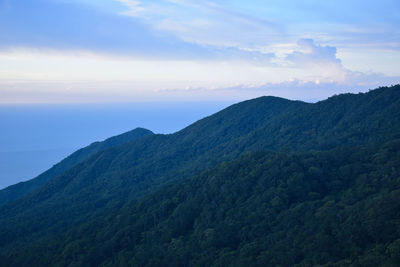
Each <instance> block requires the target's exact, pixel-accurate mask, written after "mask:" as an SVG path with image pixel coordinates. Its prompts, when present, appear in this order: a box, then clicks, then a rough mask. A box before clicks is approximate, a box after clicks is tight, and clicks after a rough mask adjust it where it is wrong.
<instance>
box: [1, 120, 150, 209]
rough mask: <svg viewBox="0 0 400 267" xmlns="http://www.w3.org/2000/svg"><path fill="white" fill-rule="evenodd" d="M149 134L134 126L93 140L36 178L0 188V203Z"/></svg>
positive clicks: (14, 198) (147, 131)
mask: <svg viewBox="0 0 400 267" xmlns="http://www.w3.org/2000/svg"><path fill="white" fill-rule="evenodd" d="M151 134H153V132H151V131H149V130H147V129H143V128H136V129H134V130H131V131H129V132H126V133H123V134H120V135H117V136H113V137H110V138H108V139H106V140H104V141H102V142H94V143H92V144H90V145H89V146H87V147H84V148H81V149H79V150H78V151H76V152H74V153H72V154H71V155H69V156H68V157H67V158H65V159H63V160H62V161H60V162H59V163H57V164H55V165H54V166H53V167H52V168H50V169H49V170H47V171H45V172H44V173H42V174H40V175H39V176H37V177H36V178H34V179H31V180H29V181H26V182H20V183H18V184H15V185H11V186H9V187H7V188H5V189H2V190H0V205H2V204H4V203H6V202H8V201H12V200H16V199H18V198H21V197H23V196H25V195H26V194H28V193H30V192H32V191H34V190H35V189H37V188H39V187H40V186H42V185H43V184H45V183H46V182H47V181H49V180H50V179H52V178H55V177H56V176H58V175H60V174H62V173H63V172H65V171H66V170H68V169H70V168H72V167H73V166H75V165H76V164H78V163H80V162H82V161H84V160H86V159H88V158H89V157H90V156H92V155H94V154H95V153H97V152H99V151H101V150H105V149H108V148H111V147H114V146H118V145H121V144H123V143H127V142H130V141H133V140H136V139H139V138H141V137H144V136H146V135H151Z"/></svg>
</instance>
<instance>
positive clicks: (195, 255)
mask: <svg viewBox="0 0 400 267" xmlns="http://www.w3.org/2000/svg"><path fill="white" fill-rule="evenodd" d="M399 173H400V140H393V141H390V142H387V143H385V144H384V145H382V146H362V147H356V148H352V149H334V150H331V151H327V152H314V153H309V152H306V153H289V154H283V153H273V152H258V153H251V154H246V155H244V156H242V157H240V158H239V159H238V160H234V161H232V162H227V163H222V164H220V165H218V166H217V167H216V168H213V169H210V170H207V171H205V172H203V173H202V174H199V175H196V176H195V177H193V178H192V179H190V180H185V181H181V182H179V183H177V184H174V185H170V186H165V187H163V188H161V189H160V190H158V191H156V192H154V193H152V194H149V195H148V196H146V197H144V198H143V199H142V200H140V201H138V202H137V203H136V204H134V205H131V206H127V207H125V208H123V209H121V210H119V211H118V212H115V213H112V214H110V215H107V216H104V217H101V218H98V219H96V220H95V221H93V222H90V223H86V224H83V225H81V226H79V227H76V228H74V229H73V230H71V231H70V232H68V233H66V234H63V235H61V236H57V237H55V238H54V237H48V238H47V239H44V240H42V241H41V242H40V243H39V244H34V245H28V246H26V247H23V248H22V249H21V248H17V249H16V250H14V251H13V253H12V254H10V255H9V256H8V258H7V257H6V258H3V262H4V263H7V264H11V265H16V266H21V265H22V266H24V265H29V264H30V263H32V262H35V263H36V264H37V265H53V266H55V265H56V266H67V265H71V264H72V265H77V266H99V265H100V266H294V265H296V264H299V265H298V266H317V265H318V266H349V265H352V266H398V265H397V264H398V263H399V262H400V257H399V256H400V228H399V218H400V176H399ZM0 263H1V262H0Z"/></svg>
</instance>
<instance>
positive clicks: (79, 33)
mask: <svg viewBox="0 0 400 267" xmlns="http://www.w3.org/2000/svg"><path fill="white" fill-rule="evenodd" d="M399 82H400V2H399V1H398V0H392V1H389V0H380V1H368V0H363V1H358V0H357V1H356V0H346V1H342V0H338V1H317V0H291V1H289V0H280V1H265V0H252V1H247V0H229V1H228V0H220V1H212V0H210V1H207V0H205V1H192V0H154V1H144V0H35V1H31V0H0V104H34V103H47V104H48V103H50V104H54V103H104V102H110V103H111V102H112V103H116V102H117V103H118V102H157V101H166V102H176V101H183V102H184V101H240V100H245V99H249V98H253V97H257V96H261V95H276V96H281V97H286V98H290V99H300V100H305V101H316V100H320V99H323V98H326V97H328V96H330V95H332V94H338V93H342V92H359V91H367V90H368V89H374V88H376V87H378V86H385V85H391V84H397V83H399Z"/></svg>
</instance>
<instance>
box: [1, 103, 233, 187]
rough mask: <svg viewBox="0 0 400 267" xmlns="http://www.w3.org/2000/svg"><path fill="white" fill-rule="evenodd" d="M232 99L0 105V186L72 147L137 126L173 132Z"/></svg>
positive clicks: (60, 156) (32, 173)
mask: <svg viewBox="0 0 400 267" xmlns="http://www.w3.org/2000/svg"><path fill="white" fill-rule="evenodd" d="M230 104H233V103H228V102H190V103H188V102H159V103H131V104H127V103H124V104H63V105H1V106H0V189H1V188H4V187H7V186H9V185H12V184H15V183H18V182H20V181H25V180H29V179H32V178H34V177H36V176H37V175H38V174H40V173H41V172H43V171H45V170H47V169H48V168H50V167H51V166H52V165H54V164H56V163H57V162H59V161H60V160H62V159H63V158H65V157H66V156H68V155H69V154H71V153H72V152H74V151H75V150H77V149H79V148H81V147H84V146H87V145H89V144H90V143H92V142H95V141H102V140H104V139H106V138H108V137H111V136H114V135H118V134H121V133H123V132H126V131H129V130H132V129H134V128H136V127H143V128H146V129H149V130H151V131H153V132H154V133H164V134H166V133H173V132H176V131H178V130H180V129H182V128H184V127H186V126H188V125H189V124H191V123H193V122H195V121H197V120H199V119H201V118H203V117H205V116H208V115H211V114H213V113H215V112H217V111H219V110H221V109H223V108H225V107H227V106H229V105H230Z"/></svg>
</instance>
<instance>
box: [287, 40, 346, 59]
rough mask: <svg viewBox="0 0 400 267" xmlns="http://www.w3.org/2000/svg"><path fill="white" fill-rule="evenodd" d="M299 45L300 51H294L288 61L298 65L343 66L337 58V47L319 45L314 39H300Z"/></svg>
mask: <svg viewBox="0 0 400 267" xmlns="http://www.w3.org/2000/svg"><path fill="white" fill-rule="evenodd" d="M297 45H298V51H294V52H293V53H291V54H289V55H288V56H287V57H286V60H288V61H290V62H292V63H294V64H296V65H299V66H302V65H312V64H321V63H324V64H326V63H334V64H341V61H340V59H338V58H337V57H336V52H337V49H336V47H333V46H323V45H318V44H316V43H315V42H314V40H313V39H300V40H299V41H298V42H297Z"/></svg>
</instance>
